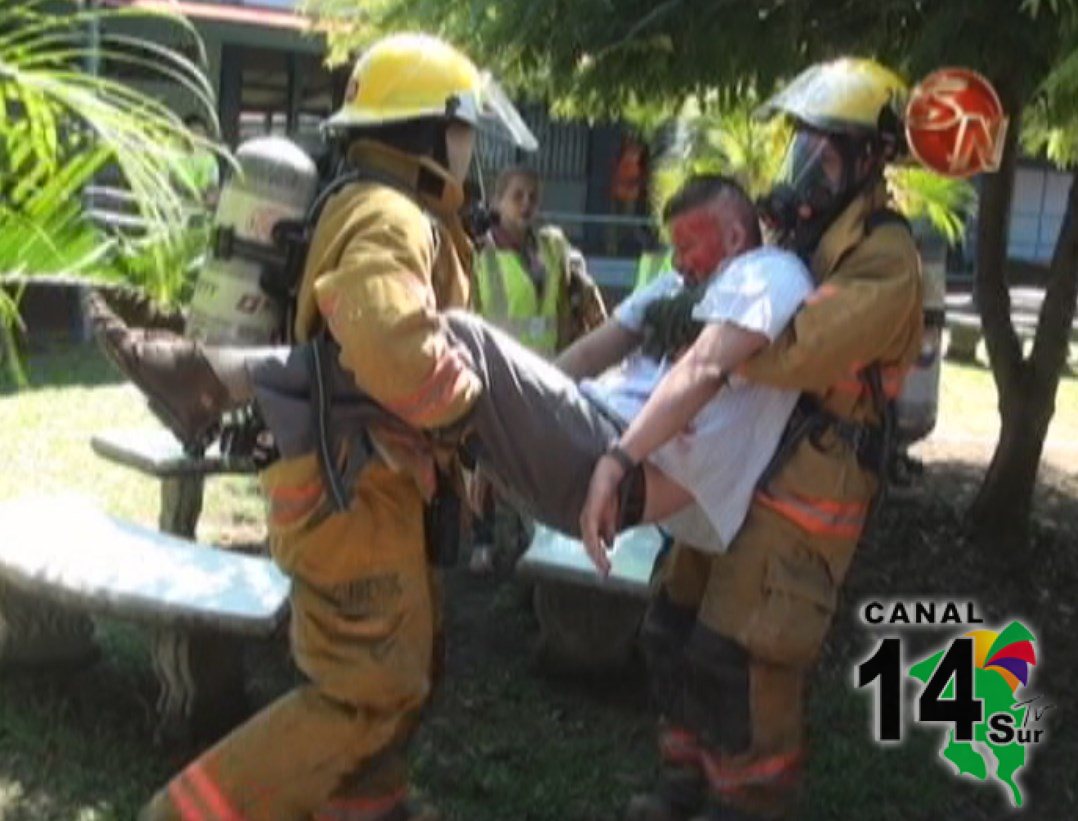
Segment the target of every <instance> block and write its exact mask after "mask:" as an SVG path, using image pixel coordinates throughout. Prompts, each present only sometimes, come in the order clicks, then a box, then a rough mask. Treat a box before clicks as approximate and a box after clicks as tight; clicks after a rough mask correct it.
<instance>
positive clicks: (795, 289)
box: [580, 248, 812, 552]
mask: <svg viewBox="0 0 1078 821" xmlns="http://www.w3.org/2000/svg"><path fill="white" fill-rule="evenodd" d="M682 287H684V286H683V284H682V282H681V278H680V276H678V275H677V274H674V273H669V274H665V275H663V276H661V277H659V278H658V279H656V280H655V281H654V282H652V283H651V284H650V285H648V286H647V287H645V288H643V289H641V290H640V291H638V292H636V293H635V294H633V295H632V296H630V297H629V298H628V299H627V300H625V302H623V303H622V304H621V305H620V306H618V309H617V310H616V311H615V312H614V318H615V319H616V320H617V321H618V322H619V323H621V324H622V325H623V326H624V327H626V328H628V329H629V330H632V331H635V332H637V333H639V332H640V331H641V329H642V326H643V316H644V311H645V309H646V308H647V306H648V304H650V303H651V302H652V301H654V300H655V299H660V298H662V297H665V296H668V295H671V294H673V293H676V292H677V291H678V290H680V289H681V288H682ZM811 291H812V277H811V275H810V274H809V271H808V269H807V268H806V267H805V265H804V263H803V262H801V260H800V259H798V257H797V256H795V255H794V254H791V253H789V252H788V251H783V250H781V249H778V248H757V249H755V250H753V251H749V252H747V253H745V254H742V255H740V256H738V257H735V258H734V259H732V260H730V261H729V262H727V263H726V265H725V266H724V267H723V268H722V269H720V270H719V272H718V273H717V274H716V275H715V277H714V278H713V279H712V281H711V283H710V285H709V286H708V289H707V291H706V292H705V294H704V296H703V298H702V299H701V300H700V302H699V303H697V305H696V308H695V309H694V310H693V317H694V318H695V319H697V320H699V321H701V322H708V323H710V322H731V323H733V324H735V325H738V326H739V327H742V328H744V329H746V330H749V331H755V332H757V333H761V334H763V335H764V336H766V337H767V338H768V339H770V340H774V339H775V337H777V336H778V335H779V333H780V332H781V331H782V330H783V328H785V327H786V325H787V324H788V323H789V322H790V320H791V319H792V318H793V315H794V313H796V311H797V309H798V307H799V306H800V305H801V303H802V302H803V301H804V299H805V297H806V296H808V294H809V293H810V292H811ZM669 367H670V365H669V363H667V362H666V361H663V362H656V361H655V360H653V359H649V358H648V357H645V356H643V355H640V354H636V355H634V356H632V357H629V358H628V359H627V360H626V362H625V363H624V364H623V365H622V366H621V367H620V368H617V369H615V370H613V371H611V372H609V373H607V374H604V375H603V376H602V377H601V378H600V379H598V380H585V381H584V382H582V383H581V386H580V387H581V390H582V391H583V392H584V394H585V395H586V396H588V397H589V398H591V399H592V400H593V401H596V402H598V403H599V404H601V405H603V406H604V407H606V408H608V409H610V410H612V411H613V412H615V413H617V414H618V415H619V416H621V417H622V418H623V419H625V420H626V422H628V421H631V420H632V419H633V418H634V417H635V416H636V415H637V414H638V413H639V412H640V410H641V408H643V407H644V404H645V403H646V402H647V398H648V397H649V396H650V395H651V393H652V392H653V391H654V390H655V387H656V386H657V385H658V383H659V381H660V380H661V379H662V377H663V375H664V374H665V373H666V372H667V371H668V370H669ZM797 396H798V394H797V391H793V390H781V389H779V388H772V387H769V386H766V385H759V384H755V383H751V382H747V381H746V380H744V379H741V378H740V377H737V376H736V375H735V376H731V378H730V382H729V384H728V385H727V386H726V387H724V388H723V389H722V390H721V391H720V392H719V393H718V395H716V397H715V398H714V399H713V400H712V401H711V402H709V403H708V404H707V405H705V406H704V407H703V408H702V409H701V410H700V412H699V413H698V414H697V415H696V418H695V419H693V421H692V423H691V424H690V426H689V428H688V429H687V430H685V431H682V432H681V433H679V434H678V435H677V436H675V437H674V438H673V439H671V440H670V441H669V442H667V443H666V444H665V445H663V446H662V447H661V448H659V449H658V450H657V451H655V452H654V453H653V454H652V455H651V457H650V460H651V462H652V463H654V464H655V465H656V467H658V468H659V469H660V470H662V471H663V473H665V474H666V475H667V476H669V477H670V478H671V479H673V480H674V481H675V482H677V483H678V484H680V485H681V486H682V487H684V488H685V489H686V490H688V491H689V492H690V493H691V494H692V495H693V497H694V498H695V499H696V502H697V505H694V506H691V507H689V508H687V509H686V510H684V511H682V512H680V513H678V514H677V515H676V516H673V517H671V518H670V519H669V520H667V521H665V522H663V523H662V524H663V526H664V527H665V528H666V530H667V531H668V532H670V534H671V535H672V536H674V537H675V538H676V539H678V540H680V541H683V542H685V543H686V544H690V545H692V546H693V547H697V548H700V549H702V550H710V551H715V552H719V551H723V550H725V549H726V546H727V545H729V544H730V542H731V540H732V539H733V537H734V535H735V534H736V533H737V531H738V529H739V528H740V527H741V523H742V522H743V521H744V519H745V514H746V513H747V512H748V509H749V505H750V503H751V502H752V494H753V492H754V490H755V487H756V482H757V480H758V479H759V478H760V474H761V473H763V470H764V468H765V467H766V466H767V463H768V461H769V460H770V458H771V455H772V454H773V453H774V452H775V448H776V447H777V446H778V443H779V439H780V438H781V436H782V431H783V429H784V428H785V427H786V422H787V420H788V419H789V416H790V413H791V412H792V411H793V408H794V405H795V404H797Z"/></svg>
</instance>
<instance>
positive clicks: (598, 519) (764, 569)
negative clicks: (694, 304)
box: [581, 59, 922, 821]
mask: <svg viewBox="0 0 1078 821" xmlns="http://www.w3.org/2000/svg"><path fill="white" fill-rule="evenodd" d="M905 96H906V87H905V85H904V84H903V82H902V81H901V80H900V79H899V78H898V77H897V76H896V75H895V74H893V73H892V72H890V71H889V70H887V69H885V68H883V67H882V66H880V65H878V64H876V63H873V62H871V61H868V60H855V59H841V60H836V61H834V62H830V63H826V64H821V65H816V66H813V67H811V68H809V69H808V70H806V71H805V72H803V73H802V74H801V75H799V76H798V77H797V78H795V79H794V80H793V81H792V82H791V83H790V84H789V85H788V86H787V87H786V88H785V89H784V90H782V91H780V92H779V93H778V94H777V95H776V96H774V97H773V98H772V99H771V100H770V101H769V102H768V103H766V104H765V107H764V113H766V114H776V113H779V114H783V115H785V116H787V117H789V118H790V119H791V120H792V122H793V125H794V133H793V136H792V138H791V142H790V144H789V147H788V149H787V154H786V161H785V164H784V166H783V170H782V172H781V173H780V177H779V179H778V180H777V181H776V184H775V186H774V187H773V189H772V191H771V193H770V194H769V195H768V197H766V198H765V200H764V201H763V202H762V203H761V208H762V211H763V216H764V223H765V225H766V226H767V227H768V228H769V230H770V232H771V234H772V235H773V236H774V237H775V238H776V239H777V240H778V241H779V242H780V243H781V244H783V245H785V246H787V247H788V248H790V249H792V250H795V251H796V252H797V253H798V254H799V255H800V256H802V257H803V258H804V259H805V260H806V261H807V262H808V263H809V264H810V267H811V270H812V272H813V276H814V277H815V280H816V282H817V288H816V290H815V292H814V293H813V294H812V295H811V296H810V297H809V299H807V300H806V302H805V304H804V305H803V307H802V308H801V310H800V311H799V312H798V314H797V315H796V316H795V318H794V321H793V322H792V323H791V325H790V326H789V327H788V328H787V329H786V331H785V332H784V333H783V334H782V335H780V336H779V337H778V338H777V339H776V340H775V341H774V342H773V343H772V344H771V345H770V346H769V347H767V348H765V349H764V350H762V351H761V352H759V353H757V354H756V355H755V356H754V357H752V358H750V359H749V360H748V361H746V362H745V363H743V364H742V365H741V366H740V367H739V368H738V370H737V372H736V374H727V373H722V372H721V370H720V369H717V368H714V367H708V366H706V365H705V364H703V363H691V362H689V363H686V362H685V360H682V362H679V363H678V365H676V366H675V368H674V370H673V371H672V372H671V373H670V374H669V375H668V377H667V379H666V380H665V381H664V382H663V384H662V386H660V388H659V390H657V391H656V392H655V393H654V394H653V395H652V396H651V398H650V399H649V401H648V404H647V405H646V406H645V408H644V410H643V411H642V412H641V413H640V415H639V416H638V417H637V418H636V420H635V421H634V422H633V424H632V425H631V426H630V428H629V429H628V430H627V431H626V432H625V434H623V435H622V437H621V439H620V441H619V442H618V443H617V445H616V447H617V448H619V449H620V450H621V451H622V453H623V458H622V459H620V460H619V459H615V458H612V457H609V456H608V457H604V458H602V459H600V460H599V462H598V463H597V465H596V469H595V473H594V475H593V477H592V483H591V488H590V491H589V499H588V502H587V504H586V505H585V509H584V512H583V514H582V518H581V528H582V533H583V535H584V539H585V543H586V544H587V546H588V549H589V551H592V552H593V555H601V553H602V551H603V550H604V539H603V538H601V537H600V532H601V531H603V530H605V527H606V526H605V525H604V524H603V523H604V522H605V521H607V520H608V516H609V511H610V509H611V507H612V506H613V507H614V508H616V501H615V500H614V498H613V497H612V496H611V487H612V486H616V484H617V482H618V481H619V480H620V478H621V476H622V474H623V473H624V472H625V471H626V470H627V469H629V468H631V467H632V466H633V464H634V462H638V461H639V460H642V459H645V458H647V457H648V456H649V455H650V454H651V453H652V452H653V451H654V449H655V448H656V447H658V446H660V445H661V444H662V443H663V442H665V441H666V440H667V439H668V438H669V437H670V436H671V435H673V434H674V433H676V432H677V431H678V430H680V429H681V428H682V427H683V426H684V424H685V422H686V421H687V420H689V419H692V418H693V415H694V414H695V412H696V409H698V408H699V407H700V406H701V403H706V402H707V401H710V399H711V397H713V396H714V395H715V394H716V392H717V391H719V390H721V389H722V386H723V385H724V384H725V383H726V381H727V380H728V379H729V378H737V379H738V380H749V381H750V382H758V383H761V384H765V385H772V386H775V387H783V388H794V389H797V390H800V391H802V401H801V403H800V405H799V407H798V410H796V411H795V413H794V416H793V418H792V420H791V423H790V426H789V427H788V429H787V432H786V434H785V435H784V441H783V442H782V443H781V444H780V446H779V449H778V452H777V454H776V456H775V458H774V459H773V461H772V464H771V466H769V468H768V470H767V471H765V474H764V477H763V478H762V479H761V482H760V483H759V485H758V488H757V491H756V494H755V497H754V501H753V503H752V506H751V508H750V510H749V513H748V515H747V517H746V519H745V522H744V524H743V526H742V528H741V530H740V531H739V533H738V534H737V536H736V537H735V538H734V540H733V541H732V543H731V544H730V547H729V550H728V552H727V553H725V554H720V555H711V556H709V555H707V554H705V553H703V552H701V551H698V550H695V549H693V547H692V546H691V545H685V544H676V545H675V547H674V549H673V552H672V553H671V555H670V556H669V557H668V558H667V559H666V561H665V563H664V565H663V567H662V570H661V577H660V579H659V582H658V585H657V591H658V592H657V593H656V595H655V596H654V597H653V598H652V601H651V603H650V606H649V609H648V612H647V615H646V617H645V620H644V624H643V627H642V629H641V641H642V644H643V646H644V648H645V653H646V655H647V658H648V664H649V670H650V674H651V678H652V685H653V689H654V694H655V697H656V699H657V701H658V703H659V705H660V709H661V712H662V724H661V725H660V739H659V741H660V743H659V754H660V759H661V762H662V777H661V779H660V783H659V785H658V789H656V790H655V791H654V792H653V793H649V794H644V795H639V796H636V797H635V798H634V799H633V801H632V802H631V803H630V806H629V811H628V814H627V816H626V817H627V818H628V819H634V820H635V821H644V820H645V819H646V820H650V821H654V820H655V819H660V820H661V819H682V818H699V819H716V820H719V819H725V820H726V821H732V819H747V818H775V817H781V816H783V815H785V814H787V813H788V812H789V811H790V810H791V807H792V804H793V799H794V796H795V792H796V790H797V787H798V785H799V782H800V779H801V773H802V763H803V760H804V752H805V751H804V743H805V739H804V719H803V715H804V712H803V711H804V695H805V692H804V689H805V679H806V675H807V673H808V672H809V670H810V669H811V667H812V665H813V663H814V661H815V659H816V658H817V656H818V655H819V652H820V648H821V645H822V644H823V641H824V638H825V636H826V635H827V631H828V628H829V626H830V624H831V619H832V616H833V614H834V611H835V605H836V598H837V595H838V589H839V587H840V586H841V584H842V581H843V579H844V578H845V576H846V571H847V570H848V569H849V566H850V562H851V560H852V559H853V554H854V550H855V549H856V547H857V544H858V541H859V540H860V538H861V537H862V535H863V533H864V530H865V527H866V524H867V523H868V522H869V521H870V513H871V511H872V510H873V508H874V506H875V505H876V504H877V503H878V502H879V496H878V494H879V493H880V492H881V489H882V483H883V481H884V478H885V476H884V468H885V463H886V454H887V450H888V448H887V440H888V438H889V437H888V429H889V427H890V425H889V422H888V420H889V418H890V413H889V409H888V405H889V402H888V400H890V399H893V398H894V397H896V396H897V395H898V392H899V390H900V388H901V384H902V378H903V375H904V373H905V371H906V370H907V369H908V368H909V367H910V365H911V364H912V363H913V362H914V361H915V360H916V358H917V355H918V352H919V348H920V340H921V322H922V309H921V305H922V294H921V289H922V285H921V271H920V260H919V258H918V255H917V249H916V246H915V245H914V241H913V237H912V235H911V233H910V231H909V227H908V225H906V224H905V222H904V221H903V220H902V219H901V217H898V216H897V215H896V214H894V213H893V212H891V211H889V210H887V208H886V201H887V199H886V197H887V195H886V188H885V185H884V179H883V168H884V165H885V163H886V162H888V161H890V160H892V159H894V158H895V157H896V156H897V155H898V154H899V153H900V151H901V150H902V149H903V147H904V146H903V144H902V127H901V122H900V117H901V112H902V103H903V101H904V98H905Z"/></svg>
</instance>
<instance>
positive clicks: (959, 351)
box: [947, 325, 981, 362]
mask: <svg viewBox="0 0 1078 821" xmlns="http://www.w3.org/2000/svg"><path fill="white" fill-rule="evenodd" d="M980 342H981V329H980V327H978V326H972V327H967V326H964V325H952V326H951V327H950V341H949V342H948V343H947V359H949V360H951V361H952V362H976V361H977V346H978V345H979V344H980Z"/></svg>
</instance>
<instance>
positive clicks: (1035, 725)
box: [856, 621, 1054, 807]
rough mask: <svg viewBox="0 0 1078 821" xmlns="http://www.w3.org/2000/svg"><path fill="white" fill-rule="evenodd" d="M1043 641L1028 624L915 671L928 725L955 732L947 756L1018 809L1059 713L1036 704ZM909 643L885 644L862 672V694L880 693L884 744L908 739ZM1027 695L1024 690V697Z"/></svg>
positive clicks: (958, 641)
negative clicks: (1025, 780)
mask: <svg viewBox="0 0 1078 821" xmlns="http://www.w3.org/2000/svg"><path fill="white" fill-rule="evenodd" d="M1035 644H1036V638H1035V637H1034V635H1033V633H1032V632H1030V630H1029V629H1028V628H1027V627H1026V626H1025V625H1023V624H1022V623H1021V622H1018V621H1012V622H1011V623H1010V624H1009V625H1007V626H1006V627H1005V628H1003V629H1002V630H999V631H995V630H983V629H978V630H972V631H969V632H967V633H963V634H962V635H960V636H956V637H955V638H953V639H952V640H951V641H950V643H949V644H948V645H947V646H946V647H944V648H943V649H941V650H939V651H937V652H935V653H933V654H932V655H930V656H928V657H926V658H923V659H921V660H920V661H917V662H915V663H914V664H912V665H910V666H909V667H908V668H906V669H907V674H908V676H909V677H910V678H912V679H914V680H916V681H919V682H921V683H922V684H923V685H924V687H923V689H922V691H921V694H920V696H919V697H918V698H917V716H916V720H917V722H918V723H920V724H928V725H932V724H949V725H950V728H949V729H948V730H947V733H946V736H945V737H944V739H943V744H942V745H941V747H940V751H939V755H940V757H941V758H942V759H943V760H944V761H947V762H949V763H950V764H952V765H953V766H954V767H955V768H956V769H957V773H958V774H959V775H962V776H966V777H969V778H974V779H977V780H979V781H985V782H988V781H994V782H997V783H999V784H1001V785H1002V786H1003V787H1004V788H1005V789H1006V791H1007V794H1008V797H1009V798H1010V800H1011V802H1012V803H1013V804H1014V806H1015V807H1020V806H1022V801H1023V795H1022V789H1021V786H1020V784H1019V783H1018V773H1019V771H1020V770H1021V769H1022V768H1023V767H1025V766H1026V764H1027V763H1028V757H1029V753H1030V748H1031V747H1032V746H1033V745H1035V744H1038V743H1040V742H1041V741H1043V740H1044V736H1045V732H1046V731H1045V729H1044V725H1043V724H1042V723H1041V722H1042V719H1043V718H1044V715H1045V713H1047V712H1048V710H1050V709H1052V707H1053V706H1054V705H1043V704H1039V703H1038V702H1040V700H1041V697H1040V696H1029V695H1028V694H1026V693H1025V692H1024V688H1025V687H1027V686H1028V685H1029V683H1030V679H1031V675H1032V671H1033V669H1034V668H1035V666H1036V664H1037V652H1036V649H1035ZM902 669H903V663H902V639H899V638H885V639H883V640H882V641H881V642H880V644H879V646H878V647H877V648H876V651H875V652H874V653H873V654H872V656H870V657H869V658H868V659H866V660H865V661H863V662H862V663H861V664H860V665H859V666H858V667H857V675H856V684H857V686H858V687H865V686H868V685H874V686H875V687H876V738H877V740H878V741H882V742H899V741H901V739H902V727H903V720H902V713H903V707H904V704H903V698H902V675H901V673H902ZM1019 690H1023V692H1022V693H1019Z"/></svg>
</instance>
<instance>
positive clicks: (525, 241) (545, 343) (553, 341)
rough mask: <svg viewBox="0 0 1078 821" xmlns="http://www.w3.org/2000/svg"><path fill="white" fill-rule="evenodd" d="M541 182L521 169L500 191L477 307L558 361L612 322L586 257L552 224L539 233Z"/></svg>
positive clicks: (508, 172) (481, 257)
mask: <svg viewBox="0 0 1078 821" xmlns="http://www.w3.org/2000/svg"><path fill="white" fill-rule="evenodd" d="M541 195H542V192H541V186H540V181H539V175H538V174H537V173H536V172H535V171H534V170H532V169H530V168H527V167H525V166H513V167H510V168H507V169H505V170H504V171H502V172H501V174H499V175H498V180H497V182H496V183H495V187H494V207H495V211H496V213H497V215H498V219H497V222H496V223H495V224H494V226H493V227H492V228H491V230H490V233H489V237H488V241H487V242H486V243H485V244H484V245H483V247H482V248H481V249H480V251H479V254H478V257H477V259H476V265H475V279H476V291H477V293H476V294H475V308H476V311H477V312H478V313H479V314H481V315H482V316H483V317H484V318H485V319H487V320H488V321H490V322H492V323H493V324H495V325H497V326H498V327H500V328H502V330H504V331H506V332H508V333H509V334H510V335H512V336H513V337H515V338H516V339H517V341H519V342H522V343H524V344H525V345H527V346H528V347H529V348H531V349H532V350H533V351H535V352H536V353H540V354H543V355H544V356H546V357H551V356H553V355H554V354H556V353H558V352H559V351H561V350H562V349H563V348H566V347H568V346H569V345H570V344H571V343H572V342H574V341H575V340H576V339H578V338H579V337H581V336H583V335H584V334H585V333H587V332H588V331H590V330H592V329H593V328H597V327H598V326H599V325H601V324H602V323H603V322H604V321H605V320H606V306H605V305H604V304H603V298H602V295H601V294H600V293H599V289H598V288H597V287H596V285H595V283H594V282H593V281H592V279H591V277H589V276H588V273H587V269H586V265H585V262H584V257H583V256H582V255H581V254H580V252H579V251H577V250H576V249H575V248H573V246H572V245H571V244H570V243H569V241H568V240H567V239H566V238H565V234H563V233H562V231H561V230H560V229H559V228H557V227H555V226H552V225H546V226H542V227H539V228H536V227H535V217H536V215H537V214H538V211H539V203H540V198H541Z"/></svg>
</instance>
